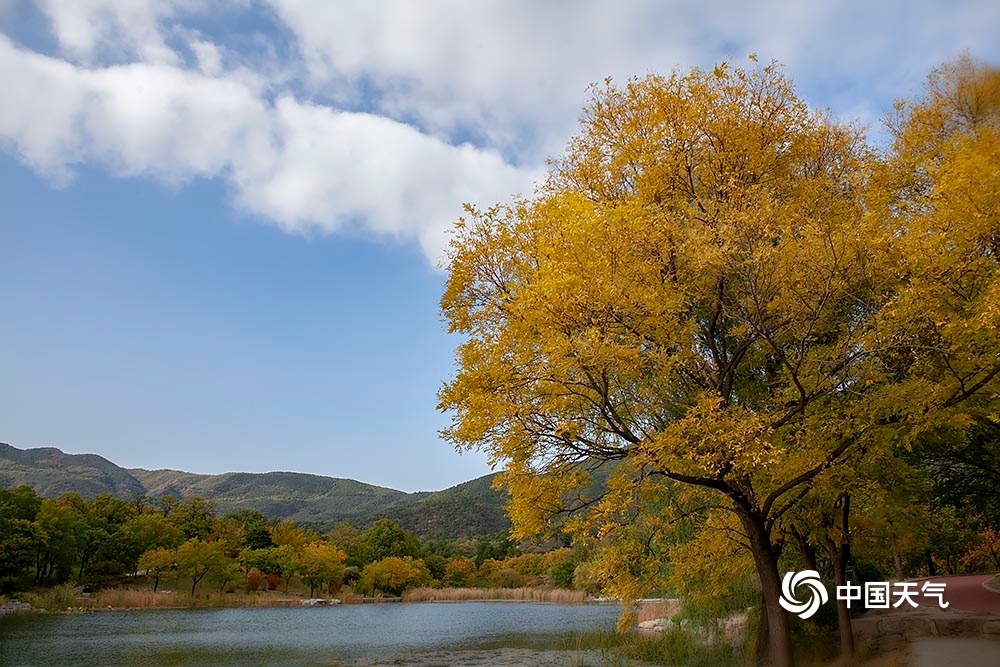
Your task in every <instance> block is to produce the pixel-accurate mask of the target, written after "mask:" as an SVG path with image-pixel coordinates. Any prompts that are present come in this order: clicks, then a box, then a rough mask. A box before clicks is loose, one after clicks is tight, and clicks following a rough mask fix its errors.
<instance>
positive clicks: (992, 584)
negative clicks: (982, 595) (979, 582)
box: [983, 574, 1000, 593]
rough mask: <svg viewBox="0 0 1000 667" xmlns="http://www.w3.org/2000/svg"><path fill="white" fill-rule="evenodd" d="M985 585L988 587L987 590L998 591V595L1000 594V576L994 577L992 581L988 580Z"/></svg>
mask: <svg viewBox="0 0 1000 667" xmlns="http://www.w3.org/2000/svg"><path fill="white" fill-rule="evenodd" d="M983 585H984V586H986V588H988V589H990V590H991V591H996V592H997V593H1000V574H998V575H997V576H995V577H993V578H992V579H987V580H986V583H984V584H983Z"/></svg>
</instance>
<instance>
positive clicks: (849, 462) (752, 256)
mask: <svg viewBox="0 0 1000 667" xmlns="http://www.w3.org/2000/svg"><path fill="white" fill-rule="evenodd" d="M970 72H971V74H970V76H971V75H976V76H978V74H977V73H976V72H975V71H974V68H972V69H970ZM958 74H960V73H956V72H946V73H945V74H944V75H943V79H944V80H945V81H944V83H942V82H941V81H938V84H937V85H938V87H939V88H941V90H944V91H945V92H944V93H943V94H942V95H940V96H936V94H935V93H934V90H935V89H934V87H933V86H934V84H933V82H932V89H931V94H930V95H929V99H928V100H925V101H922V102H917V103H913V104H912V105H900V107H899V118H898V124H897V126H896V137H897V139H896V144H895V146H894V152H893V155H892V156H889V157H883V156H880V155H878V154H877V153H876V152H875V151H874V150H872V149H870V148H869V147H868V146H867V144H866V142H865V138H864V135H863V132H862V129H861V128H860V127H858V126H857V125H854V124H845V123H841V122H837V121H836V120H834V119H833V118H831V117H830V116H829V115H828V114H826V113H823V112H816V111H811V110H810V109H809V108H808V107H807V105H806V104H805V103H804V102H803V101H802V100H801V99H799V98H798V97H796V95H795V93H794V90H793V87H792V84H791V82H790V81H789V80H788V79H787V78H786V77H785V76H784V74H783V73H782V71H781V68H780V67H778V66H776V65H774V64H773V63H772V64H769V65H763V66H756V67H753V68H751V69H747V70H744V69H740V68H735V67H732V66H730V65H728V64H722V65H720V66H718V67H716V68H715V69H714V70H712V71H701V70H697V69H695V70H692V71H691V72H690V73H688V74H683V75H682V74H677V73H675V74H673V75H671V76H669V77H661V76H649V77H646V78H643V79H635V80H632V81H630V82H629V83H628V84H627V85H625V86H623V87H619V86H616V85H614V84H613V82H611V81H606V82H605V84H604V85H603V86H598V87H595V88H594V89H593V95H592V99H591V100H590V103H589V105H588V106H587V108H586V110H585V113H584V117H583V119H582V124H581V131H580V133H579V134H578V136H577V137H576V138H575V139H573V140H572V141H571V142H570V144H569V146H568V149H567V152H566V155H565V156H564V157H562V158H561V159H558V160H555V161H554V162H553V163H552V169H551V171H550V174H549V178H548V180H547V182H546V183H545V184H544V185H543V186H542V187H540V188H539V190H538V191H537V192H536V193H535V196H534V197H533V198H531V199H527V200H521V201H518V202H516V203H515V204H513V205H511V206H496V207H493V208H490V209H487V210H476V209H472V208H470V209H469V214H468V216H467V217H466V218H464V219H463V220H461V221H459V223H458V224H457V226H456V231H455V234H454V237H453V241H452V244H451V254H450V266H449V279H448V284H447V288H446V292H445V294H444V296H443V298H442V310H443V313H444V315H445V317H446V318H447V320H448V322H449V325H450V329H451V331H452V332H455V333H458V334H460V335H462V336H463V339H464V342H463V343H462V344H461V345H460V346H459V347H458V350H457V352H456V358H457V368H458V370H457V373H456V375H455V376H454V378H453V379H452V380H451V381H450V382H448V383H447V384H446V385H445V387H444V388H443V389H442V391H441V393H440V406H441V407H442V408H443V409H446V410H451V411H453V415H454V418H453V422H452V425H451V426H450V427H449V428H448V429H446V430H445V435H446V436H447V437H448V438H450V439H451V440H452V442H454V443H455V444H456V445H457V446H459V447H476V448H481V449H483V450H484V451H486V452H487V453H488V454H489V455H490V457H491V461H492V462H493V463H494V464H498V465H501V466H502V467H503V468H504V470H505V472H504V474H503V476H502V478H501V479H502V483H503V484H504V485H505V486H506V487H507V488H508V489H509V491H510V493H511V503H510V511H511V516H512V519H513V521H514V526H515V531H516V532H517V533H519V534H520V535H522V536H523V535H528V534H533V533H536V532H539V531H544V530H546V529H547V528H550V527H551V526H552V525H553V524H552V518H553V516H556V515H558V514H559V513H560V512H566V511H568V510H576V514H575V518H574V520H573V522H574V525H575V526H576V527H577V529H578V530H581V531H584V532H589V534H591V535H593V536H595V537H597V538H601V537H604V536H608V535H610V534H611V533H612V532H614V529H615V528H616V527H624V528H625V529H626V530H631V531H634V530H637V529H643V530H649V531H650V532H651V534H653V535H660V534H663V533H664V532H665V531H667V530H668V529H669V527H670V525H671V524H672V523H674V522H675V521H676V520H677V518H678V516H679V515H678V512H679V511H681V510H680V508H681V506H684V507H686V508H687V510H685V511H692V512H700V513H701V515H702V517H703V519H702V521H701V523H700V524H699V531H701V534H702V537H700V538H699V539H701V540H703V542H704V547H705V548H710V549H715V550H717V551H718V552H719V553H724V552H725V549H723V546H724V544H723V542H721V541H719V540H718V539H715V540H713V539H710V538H708V537H706V536H705V535H704V533H705V532H706V531H707V532H708V533H714V534H717V535H725V536H727V537H726V539H728V540H730V541H731V539H732V536H733V535H737V536H739V539H738V541H740V542H741V543H742V544H743V545H744V546H745V547H746V549H747V552H748V553H749V554H750V556H752V559H753V563H754V566H755V569H756V572H757V574H758V576H759V577H760V580H761V585H762V589H763V598H764V599H763V606H764V618H763V622H764V623H765V624H766V625H767V629H768V633H769V642H768V644H769V648H770V659H771V660H773V661H774V662H775V663H777V664H790V663H791V661H792V658H791V652H790V644H789V639H788V637H789V631H788V622H787V616H786V614H785V612H784V610H783V609H781V608H780V607H779V605H778V603H777V601H778V596H779V594H780V590H779V589H780V581H779V577H778V569H777V559H778V557H779V551H780V544H779V542H780V540H779V539H778V537H777V530H776V527H777V526H778V525H779V524H780V522H781V521H782V520H783V519H784V518H785V517H786V515H787V513H788V512H789V511H790V510H791V509H793V508H794V507H795V506H796V505H797V504H798V503H799V502H800V501H802V500H803V498H805V497H806V496H807V495H809V493H810V491H811V490H812V489H813V488H815V487H817V486H818V485H820V484H821V483H822V482H823V481H824V480H825V479H827V478H829V477H830V476H831V475H836V474H837V470H838V469H841V468H846V469H848V470H850V471H855V470H859V469H860V467H859V466H860V462H861V460H862V459H863V458H864V457H866V456H876V455H879V453H880V452H884V451H886V450H889V451H891V450H892V448H894V447H898V446H913V444H914V443H916V442H918V441H920V440H921V439H925V438H928V437H933V436H935V435H940V434H942V433H946V432H949V431H962V430H964V429H966V428H967V427H968V426H969V425H971V423H973V421H974V415H979V416H981V417H982V418H987V416H988V415H990V414H992V415H993V417H994V418H995V417H996V409H995V407H993V408H992V410H993V412H992V413H991V412H990V410H991V408H990V407H989V406H990V405H993V406H995V404H996V386H995V383H996V376H997V372H998V370H1000V359H998V357H997V350H998V349H1000V344H998V343H1000V341H998V340H997V336H998V331H1000V327H998V326H997V324H998V321H997V317H998V307H997V303H998V302H1000V292H998V291H997V290H998V289H1000V287H998V284H997V281H996V277H997V254H996V253H997V246H996V238H997V220H998V216H997V209H996V206H997V198H998V197H997V194H998V193H1000V188H997V187H996V180H997V172H996V169H995V168H991V167H989V165H990V164H993V165H995V164H997V160H996V157H997V156H996V146H997V143H996V136H995V130H996V124H995V122H993V123H992V125H991V124H990V123H989V122H985V121H982V120H979V116H978V115H975V114H973V116H974V118H973V119H972V120H969V119H966V118H965V117H964V116H962V115H961V114H959V117H958V118H955V117H954V116H955V114H954V113H951V116H949V112H948V111H947V110H944V111H941V112H938V111H935V110H934V109H935V108H937V107H939V106H941V102H940V100H938V97H940V98H941V99H943V100H946V101H947V100H953V101H954V96H951V97H949V92H948V91H951V92H955V91H956V90H965V88H963V86H967V84H963V83H956V82H955V81H956V78H960V77H958ZM968 85H969V86H972V88H974V89H975V90H976V91H978V90H979V88H976V86H977V85H978V84H975V83H970V84H968ZM949 86H950V88H949ZM962 99H963V100H964V98H962ZM944 106H945V107H947V104H944ZM952 106H953V107H955V108H961V109H965V108H966V107H967V105H964V104H962V103H956V104H953V105H952ZM987 107H989V105H988V104H982V105H979V106H978V107H975V106H974V107H973V108H977V109H979V108H983V109H986V108H987ZM991 108H992V109H995V108H996V107H995V105H994V106H993V107H991ZM983 113H987V111H984V112H983ZM993 118H994V119H995V115H994V116H993ZM925 126H926V127H925ZM989 128H992V129H989ZM991 132H992V134H990V133H991ZM974 154H975V155H980V154H981V157H977V158H976V159H975V160H973V159H972V155H974ZM991 159H992V163H991V162H990V160H991ZM959 221H961V222H959ZM956 267H958V268H956ZM609 462H614V463H615V469H614V471H613V473H612V475H611V477H610V479H609V485H608V488H609V492H608V493H607V494H606V495H604V496H603V497H601V498H595V497H590V496H588V493H587V488H588V487H587V480H588V476H589V473H590V472H591V471H593V470H594V469H595V468H596V467H597V466H607V465H608V464H609ZM676 489H680V490H679V491H676ZM727 517H728V518H727ZM688 543H689V544H691V543H692V542H691V541H690V540H688ZM646 544H647V545H648V544H649V543H648V542H647V543H646ZM635 555H636V556H638V557H639V561H638V562H639V563H643V564H646V565H648V564H649V563H652V564H653V566H654V569H656V556H657V554H655V553H650V552H648V551H647V552H645V553H638V554H635ZM704 555H705V556H708V557H709V558H708V559H707V560H708V561H713V560H716V561H718V560H720V559H713V558H711V556H712V555H713V554H712V553H711V552H709V553H706V554H704ZM632 562H636V561H635V560H634V559H633V560H632ZM727 562H732V561H728V560H727ZM719 564H720V565H723V564H724V563H719Z"/></svg>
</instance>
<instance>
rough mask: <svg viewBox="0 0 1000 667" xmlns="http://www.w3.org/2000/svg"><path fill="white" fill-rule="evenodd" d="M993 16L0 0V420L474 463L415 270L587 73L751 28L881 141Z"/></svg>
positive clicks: (187, 462)
mask: <svg viewBox="0 0 1000 667" xmlns="http://www.w3.org/2000/svg"><path fill="white" fill-rule="evenodd" d="M751 5H752V6H751ZM998 34H1000V5H998V4H997V3H996V2H992V1H989V0H983V1H967V2H961V1H959V2H954V3H949V4H948V5H945V3H937V2H878V3H872V2H829V3H792V2H774V1H772V2H760V3H742V2H722V1H721V0H720V1H710V2H702V3H697V4H696V3H672V2H638V1H635V2H623V3H615V4H614V5H613V6H612V4H611V3H603V2H573V3H570V2H548V3H531V2H515V1H513V0H508V1H503V2H485V1H484V2H450V3H449V2H432V1H428V2H357V3H355V2H337V3H333V2H327V1H326V0H268V1H265V0H226V1H219V0H216V1H212V2H209V1H207V0H204V1H203V0H38V1H37V2H27V1H24V0H0V85H2V86H3V89H4V92H3V94H2V95H0V197H2V199H0V201H2V214H0V253H2V257H3V263H2V265H0V266H2V272H3V276H2V279H0V315H2V321H3V325H2V326H0V442H8V443H10V444H12V445H15V446H18V447H38V446H53V447H59V448H61V449H63V450H64V451H68V452H77V453H81V452H94V453H98V454H101V455H103V456H105V457H107V458H109V459H111V460H113V461H115V462H116V463H119V464H120V465H125V466H128V467H144V468H161V467H166V468H176V469H183V470H190V471H194V472H205V473H217V472H224V471H227V470H247V471H267V470H297V471H302V472H310V473H316V474H324V475H333V476H338V477H352V478H355V479H360V480H362V481H366V482H370V483H375V484H380V485H384V486H390V487H394V488H399V489H404V490H431V489H439V488H444V487H446V486H450V485H452V484H455V483H458V482H461V481H464V480H466V479H470V478H472V477H475V476H478V475H481V474H485V473H486V472H488V470H489V469H488V466H487V465H486V462H485V459H484V458H483V457H482V456H481V455H480V454H478V453H465V454H463V455H462V456H459V455H457V454H456V453H455V452H454V451H453V450H452V449H451V448H450V447H449V446H448V445H447V444H445V443H444V442H442V441H441V440H440V439H439V437H438V435H437V431H438V429H440V428H441V427H442V426H443V425H444V424H445V423H446V422H447V418H448V417H447V416H446V415H441V414H439V413H437V412H436V410H435V404H436V398H435V393H436V391H437V389H438V387H439V386H440V384H441V382H442V381H444V380H445V379H447V378H448V377H449V375H450V373H451V372H452V349H453V346H454V344H455V341H454V340H453V339H451V338H450V337H449V336H448V335H447V334H446V332H445V328H444V326H443V324H442V323H441V321H440V315H439V313H438V307H437V303H438V299H439V297H440V294H441V291H442V288H443V284H444V279H445V273H444V272H443V271H442V270H440V269H439V268H436V267H437V266H438V261H439V259H440V257H441V253H442V249H443V248H444V247H445V244H446V238H447V237H446V230H447V229H448V228H449V227H450V224H451V223H452V222H453V221H454V220H455V219H456V218H457V217H458V215H459V214H460V213H461V205H462V203H463V202H474V203H478V204H482V205H487V204H490V203H493V202H497V201H504V200H507V199H509V198H510V197H511V195H512V194H514V193H519V192H520V193H530V191H531V188H532V186H533V184H534V183H536V182H537V181H538V179H539V178H541V176H542V175H543V174H544V169H545V160H546V158H549V157H553V156H557V155H559V153H560V152H561V151H562V148H563V146H564V145H565V144H566V141H567V140H568V139H569V138H570V137H571V136H572V134H573V132H574V130H575V128H576V127H577V121H578V116H579V111H580V109H581V107H582V106H583V104H584V102H585V100H586V86H587V85H588V84H589V83H592V82H595V81H600V80H602V79H603V78H604V77H605V76H609V75H610V76H614V77H616V78H617V79H618V80H624V79H626V78H627V77H629V76H632V75H640V76H641V75H643V74H645V73H648V72H669V71H670V70H671V69H674V68H681V69H687V68H689V67H692V66H699V67H711V66H712V65H713V64H715V63H716V62H718V61H720V60H723V59H733V60H734V61H736V62H737V63H738V64H742V63H744V62H746V61H745V58H746V56H747V55H748V54H750V53H756V54H758V55H759V57H760V58H761V59H762V60H764V61H766V60H770V59H776V60H778V61H780V62H782V63H784V64H785V66H786V71H787V72H788V74H789V75H790V76H791V77H792V78H793V79H794V81H795V82H796V85H797V88H798V90H799V92H800V94H801V95H802V96H803V97H804V98H805V99H806V100H807V101H808V102H809V103H810V104H812V105H814V106H817V107H821V108H829V109H831V111H832V112H833V113H834V114H835V115H836V116H838V117H840V118H844V119H854V118H857V119H860V120H861V121H862V122H864V123H866V124H869V125H871V126H872V127H873V130H872V134H873V137H875V138H876V139H878V138H879V136H880V133H879V131H878V121H879V118H880V116H881V114H882V113H884V112H885V111H887V110H888V109H890V107H891V103H892V100H893V99H894V98H899V97H907V96H913V95H915V94H918V93H919V91H920V86H921V84H922V82H923V80H924V77H925V76H926V74H927V73H928V72H929V71H930V69H931V68H932V67H934V66H936V65H938V64H941V63H942V62H945V61H948V60H950V59H953V58H955V57H956V56H958V55H960V54H961V53H963V52H968V53H970V54H971V55H972V56H973V57H975V58H978V59H981V60H985V61H986V62H989V63H992V64H1000V40H997V38H996V36H997V35H998Z"/></svg>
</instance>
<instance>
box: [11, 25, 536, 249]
mask: <svg viewBox="0 0 1000 667" xmlns="http://www.w3.org/2000/svg"><path fill="white" fill-rule="evenodd" d="M0 78H2V79H3V80H4V81H5V82H6V83H7V90H8V91H9V92H10V93H11V94H12V95H13V97H14V99H18V100H21V103H20V104H17V105H10V104H5V105H0V138H2V140H3V141H5V142H7V143H8V145H10V146H12V147H13V149H14V150H15V151H16V152H17V154H18V155H20V157H21V159H22V160H24V161H25V162H26V163H28V164H30V165H31V166H33V167H34V168H36V169H38V170H39V171H42V172H44V173H47V174H50V175H52V176H54V177H55V178H57V179H60V180H63V181H65V180H66V179H67V178H68V176H69V175H70V173H71V170H72V165H73V164H74V163H78V162H84V161H86V162H93V163H97V164H100V165H102V166H104V167H105V168H107V169H109V170H111V171H112V172H114V173H115V174H118V175H120V176H137V175H149V176H152V177H154V178H158V179H160V180H164V181H167V182H173V183H178V182H182V181H184V180H187V179H190V178H194V177H206V178H211V177H222V178H225V179H226V180H227V181H228V182H229V183H230V184H231V185H232V187H233V188H234V192H235V198H236V200H237V202H239V203H240V204H241V205H242V206H243V207H245V208H246V209H248V210H250V211H252V212H253V213H256V214H258V215H261V216H263V217H265V218H267V219H270V220H273V221H275V222H276V223H278V224H279V225H281V226H282V227H283V228H284V229H286V230H289V231H299V232H304V231H308V230H311V229H319V230H322V231H326V232H335V231H338V230H341V229H343V228H344V227H346V226H349V225H354V226H356V227H358V228H360V229H362V230H364V231H367V232H369V233H372V234H376V235H383V236H391V237H393V238H398V239H402V240H416V241H418V242H419V243H420V244H421V246H422V247H423V249H424V250H425V252H426V253H427V255H428V257H429V258H430V259H431V260H432V261H436V260H437V259H438V258H439V256H440V251H441V250H442V248H443V243H444V238H443V235H442V234H441V230H442V229H444V228H446V227H447V225H448V224H450V222H451V221H453V220H454V219H456V218H457V217H458V215H459V214H460V212H461V204H462V202H464V201H477V202H484V203H491V202H493V201H497V200H500V199H508V198H509V197H510V196H511V195H512V194H515V193H516V192H518V191H526V190H528V189H530V187H531V184H532V179H533V178H534V177H535V174H534V173H533V172H531V171H529V170H521V169H517V168H514V167H512V166H510V165H508V164H506V163H505V162H504V161H503V159H502V158H501V157H500V156H499V154H498V153H496V152H495V151H492V150H488V149H479V148H475V147H473V146H471V145H462V146H452V145H449V144H446V143H443V142H441V141H440V140H438V139H435V138H433V137H429V136H426V135H423V134H421V133H419V132H418V131H417V130H415V129H414V128H412V127H410V126H408V125H404V124H402V123H398V122H396V121H393V120H390V119H388V118H384V117H380V116H375V115H370V114H365V113H350V112H344V111H335V110H332V109H330V108H327V107H322V106H318V105H315V104H311V103H307V102H302V101H300V100H297V99H296V98H294V97H293V96H291V95H284V96H282V97H280V98H279V99H278V100H277V101H276V102H275V103H274V104H273V105H272V104H271V103H269V102H267V101H265V100H264V99H262V98H261V97H259V95H258V91H257V90H255V89H254V88H253V87H251V86H248V85H246V84H244V83H242V82H240V81H238V80H232V79H227V78H225V77H210V76H206V75H203V74H201V73H197V72H192V71H185V70H182V69H179V68H176V67H171V66H167V65H153V64H145V63H134V64H129V65H114V66H110V67H105V68H96V69H86V68H82V67H78V66H75V65H72V64H70V63H67V62H65V61H61V60H58V59H55V58H51V57H47V56H41V55H38V54H35V53H31V52H28V51H25V50H23V49H19V48H17V47H15V46H14V45H13V44H11V43H10V42H9V41H8V40H6V39H4V38H2V37H0Z"/></svg>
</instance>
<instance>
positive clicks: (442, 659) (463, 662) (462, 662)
mask: <svg viewBox="0 0 1000 667" xmlns="http://www.w3.org/2000/svg"><path fill="white" fill-rule="evenodd" d="M601 657H602V655H601V652H600V651H555V650H541V649H524V648H502V649H490V650H481V651H441V652H438V653H424V654H421V655H414V656H392V657H387V658H374V659H372V658H365V659H361V660H356V661H354V662H348V663H338V667H390V666H392V667H584V666H587V667H600V665H601V664H602V660H601ZM626 664H628V665H633V666H634V667H641V666H642V665H645V664H647V663H642V662H638V661H629V662H628V663H626Z"/></svg>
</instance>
